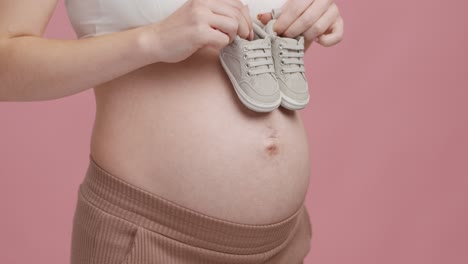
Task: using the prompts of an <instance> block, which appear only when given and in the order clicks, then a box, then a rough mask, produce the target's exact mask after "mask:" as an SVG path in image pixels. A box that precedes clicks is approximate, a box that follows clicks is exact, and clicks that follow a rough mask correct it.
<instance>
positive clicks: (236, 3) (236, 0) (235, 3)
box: [215, 0, 253, 33]
mask: <svg viewBox="0 0 468 264" xmlns="http://www.w3.org/2000/svg"><path fill="white" fill-rule="evenodd" d="M216 1H218V2H219V1H220V0H215V2H216ZM221 1H223V2H224V3H226V4H228V5H230V6H232V7H234V8H236V9H237V10H239V12H240V13H241V14H242V15H243V17H244V19H245V22H246V23H247V26H248V28H249V32H252V33H253V28H252V18H251V17H250V11H249V8H248V6H247V5H244V4H243V2H241V1H240V0H221ZM215 5H219V3H215Z"/></svg>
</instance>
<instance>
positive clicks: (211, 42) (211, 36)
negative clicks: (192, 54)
mask: <svg viewBox="0 0 468 264" xmlns="http://www.w3.org/2000/svg"><path fill="white" fill-rule="evenodd" d="M205 34H206V35H205V36H204V37H205V38H204V43H205V44H206V46H209V47H213V48H215V49H218V50H219V49H222V48H224V47H225V46H226V45H228V44H229V43H230V39H229V36H228V35H226V34H225V33H223V32H221V31H219V30H217V29H211V30H207V31H206V33H205Z"/></svg>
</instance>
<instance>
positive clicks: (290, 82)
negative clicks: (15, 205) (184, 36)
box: [219, 12, 309, 112]
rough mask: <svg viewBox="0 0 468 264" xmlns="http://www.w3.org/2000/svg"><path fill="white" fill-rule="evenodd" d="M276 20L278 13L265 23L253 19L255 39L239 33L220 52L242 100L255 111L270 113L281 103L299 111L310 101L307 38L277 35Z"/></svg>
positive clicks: (222, 61)
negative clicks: (244, 37) (305, 48)
mask: <svg viewBox="0 0 468 264" xmlns="http://www.w3.org/2000/svg"><path fill="white" fill-rule="evenodd" d="M273 14H275V13H274V12H273ZM275 22H276V16H275V15H274V16H273V19H272V20H270V21H269V22H268V23H267V25H265V26H264V25H263V24H262V23H261V22H258V21H254V22H253V25H252V26H253V30H254V39H253V40H252V41H249V40H246V39H243V38H240V37H239V36H236V38H235V40H234V41H233V42H232V43H230V44H229V45H227V46H226V47H224V48H223V49H222V50H221V52H220V55H219V57H220V61H221V65H222V66H223V68H224V70H225V71H226V73H227V75H228V77H229V79H230V81H231V83H232V85H233V87H234V90H235V91H236V94H237V96H238V97H239V99H240V101H241V102H242V103H243V104H244V105H245V106H246V107H247V108H249V109H251V110H253V111H256V112H270V111H272V110H274V109H276V108H278V107H279V106H280V105H281V106H283V107H285V108H287V109H289V110H299V109H303V108H304V107H305V106H306V105H307V103H308V102H309V89H308V84H307V79H306V76H305V68H304V37H303V36H298V37H296V38H286V37H280V36H278V35H277V33H276V32H274V30H273V26H274V23H275Z"/></svg>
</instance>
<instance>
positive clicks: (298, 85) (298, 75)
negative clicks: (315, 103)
mask: <svg viewBox="0 0 468 264" xmlns="http://www.w3.org/2000/svg"><path fill="white" fill-rule="evenodd" d="M272 13H273V19H272V20H270V21H269V22H268V23H267V25H266V26H265V27H264V29H265V31H266V32H267V33H268V35H269V36H270V37H271V46H272V48H271V49H272V51H271V52H272V55H273V61H274V64H275V75H276V78H277V80H278V87H279V90H280V93H281V106H283V107H285V108H287V109H290V110H299V109H303V108H304V107H305V106H306V105H307V103H308V102H309V99H310V96H309V87H308V84H307V78H306V75H305V68H304V37H303V36H302V35H300V36H298V37H296V38H286V37H280V36H278V34H277V33H276V32H275V31H274V30H273V26H274V24H275V22H276V18H277V16H278V12H275V10H274V11H273V12H272Z"/></svg>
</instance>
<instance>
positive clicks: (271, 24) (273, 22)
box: [265, 19, 278, 36]
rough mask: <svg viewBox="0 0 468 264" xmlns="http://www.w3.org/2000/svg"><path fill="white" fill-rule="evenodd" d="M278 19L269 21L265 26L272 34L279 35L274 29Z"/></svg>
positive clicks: (269, 33)
mask: <svg viewBox="0 0 468 264" xmlns="http://www.w3.org/2000/svg"><path fill="white" fill-rule="evenodd" d="M275 22H276V19H272V20H270V21H268V23H267V24H266V26H265V32H266V33H267V34H268V35H270V36H277V35H278V34H276V32H275V31H274V30H273V26H274V25H275Z"/></svg>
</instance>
